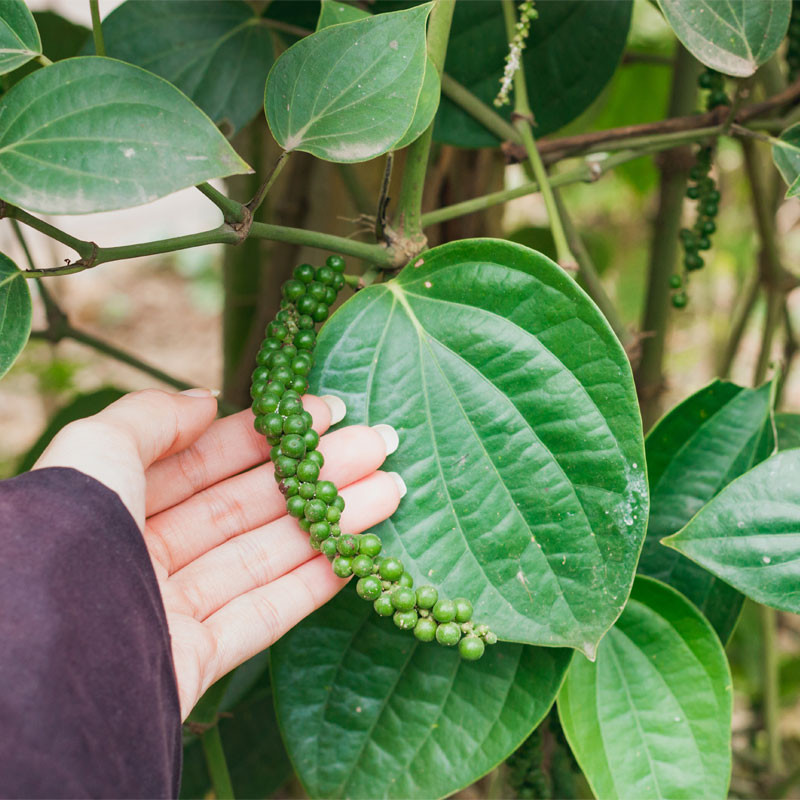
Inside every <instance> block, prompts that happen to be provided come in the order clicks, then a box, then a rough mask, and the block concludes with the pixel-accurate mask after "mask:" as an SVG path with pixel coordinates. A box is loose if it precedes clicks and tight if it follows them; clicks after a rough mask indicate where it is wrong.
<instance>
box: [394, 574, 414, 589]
mask: <svg viewBox="0 0 800 800" xmlns="http://www.w3.org/2000/svg"><path fill="white" fill-rule="evenodd" d="M397 582H398V583H399V584H400V585H401V586H405V587H406V588H407V589H410V588H411V587H412V586H413V585H414V579H413V578H412V577H411V575H409V573H408V572H404V573H403V574H402V575H401V576H400V577H399V578H398V579H397Z"/></svg>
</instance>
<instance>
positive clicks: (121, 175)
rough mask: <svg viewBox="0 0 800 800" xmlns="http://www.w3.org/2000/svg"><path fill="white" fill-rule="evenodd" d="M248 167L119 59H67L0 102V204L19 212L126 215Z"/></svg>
mask: <svg viewBox="0 0 800 800" xmlns="http://www.w3.org/2000/svg"><path fill="white" fill-rule="evenodd" d="M248 170H249V167H248V166H247V164H245V163H244V161H242V160H241V159H240V158H239V156H237V155H236V153H235V151H234V150H233V148H232V147H231V146H230V144H228V142H227V141H226V139H225V137H224V136H223V135H222V134H221V133H220V132H219V131H218V130H217V128H216V127H215V126H214V124H213V123H212V122H211V120H210V119H209V118H208V117H207V116H206V115H205V114H204V113H203V112H202V111H201V110H200V109H199V108H198V107H197V106H196V105H195V104H194V103H192V101H191V100H189V98H188V97H186V95H184V94H182V93H181V92H180V91H179V90H178V89H176V88H175V87H174V86H172V84H170V83H167V81H165V80H164V79H163V78H159V77H157V76H156V75H153V74H152V73H150V72H146V71H145V70H143V69H140V68H139V67H134V66H132V65H131V64H125V63H123V62H122V61H115V60H114V59H111V58H101V57H99V56H85V57H81V58H68V59H66V60H64V61H59V62H57V63H56V64H53V65H52V66H50V67H46V68H45V69H40V70H38V71H37V72H34V73H32V74H31V75H28V76H26V77H25V78H23V79H22V80H21V81H20V82H19V83H18V84H16V86H14V87H13V88H12V89H11V90H10V91H9V92H8V93H7V94H5V95H4V96H3V98H2V100H0V197H2V199H3V200H6V201H7V202H9V203H13V204H14V205H17V206H21V207H22V208H25V209H28V210H29V211H40V212H43V213H46V214H86V213H89V212H93V211H111V210H113V209H117V208H129V207H131V206H137V205H141V204H143V203H148V202H150V201H151V200H155V199H157V198H159V197H163V196H164V195H167V194H170V193H172V192H175V191H177V190H178V189H185V188H187V187H188V186H194V185H195V184H197V183H201V182H202V181H206V180H210V179H211V178H221V177H225V176H228V175H236V174H239V173H243V172H247V171H248Z"/></svg>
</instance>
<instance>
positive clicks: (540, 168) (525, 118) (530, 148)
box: [503, 0, 576, 269]
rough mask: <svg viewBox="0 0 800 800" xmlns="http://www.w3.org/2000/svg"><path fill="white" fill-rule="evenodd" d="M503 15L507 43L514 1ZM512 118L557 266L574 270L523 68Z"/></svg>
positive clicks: (512, 24)
mask: <svg viewBox="0 0 800 800" xmlns="http://www.w3.org/2000/svg"><path fill="white" fill-rule="evenodd" d="M503 16H504V18H505V22H506V36H507V38H508V41H509V44H510V43H511V41H512V40H513V39H514V35H515V33H516V30H517V12H516V9H515V7H514V0H503ZM514 117H515V122H514V127H515V128H516V129H517V131H518V132H519V136H520V139H521V140H522V146H523V147H524V148H525V152H526V153H527V154H528V160H529V161H530V164H531V167H532V168H533V174H534V177H535V178H536V181H537V183H538V184H539V191H540V192H541V194H542V200H544V205H545V208H546V209H547V217H548V219H549V220H550V230H551V232H552V234H553V241H554V243H555V246H556V257H557V259H558V263H559V264H561V266H562V267H564V268H565V269H570V268H573V267H574V266H575V264H576V262H575V256H573V255H572V251H571V250H570V249H569V243H568V242H567V235H566V233H564V225H563V223H562V222H561V217H560V216H559V213H558V206H557V205H556V201H555V197H554V196H553V190H552V188H551V187H550V179H549V177H548V175H547V170H546V169H545V166H544V163H543V162H542V157H541V156H540V155H539V150H538V149H537V147H536V140H535V139H534V138H533V130H532V128H531V122H532V120H533V112H532V111H531V106H530V103H529V102H528V87H527V84H526V82H525V70H524V69H518V70H517V71H516V73H515V75H514Z"/></svg>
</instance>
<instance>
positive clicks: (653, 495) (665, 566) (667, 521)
mask: <svg viewBox="0 0 800 800" xmlns="http://www.w3.org/2000/svg"><path fill="white" fill-rule="evenodd" d="M771 392H772V386H771V385H770V384H765V385H764V386H762V387H760V388H759V389H745V388H743V387H741V386H736V384H733V383H728V382H726V381H714V382H713V383H712V384H710V385H709V386H707V387H705V388H704V389H701V390H700V391H699V392H696V393H695V394H693V395H692V396H691V397H689V398H688V399H687V400H684V401H683V403H681V404H680V405H678V406H676V407H675V408H674V409H673V410H672V411H670V413H669V414H667V415H666V416H665V417H664V418H663V419H662V420H661V421H660V422H659V423H658V424H657V425H656V426H655V427H654V428H653V430H652V431H651V432H650V433H649V434H648V436H647V439H646V441H645V448H646V451H647V469H648V477H649V480H650V521H649V523H648V528H647V539H646V540H645V545H644V549H643V551H642V558H641V561H640V562H639V572H641V573H642V574H644V575H650V576H651V577H654V578H658V579H659V580H661V581H664V583H668V584H669V585H670V586H673V587H675V588H676V589H677V590H678V591H680V592H682V593H683V594H684V595H685V596H686V597H687V598H689V600H691V601H692V602H693V603H694V604H695V605H696V606H697V607H698V608H699V609H700V610H701V611H702V612H703V613H704V614H705V615H706V617H707V618H708V619H709V621H710V622H711V624H712V625H713V626H714V628H715V629H716V631H717V633H718V634H719V636H720V638H721V639H722V641H723V642H725V641H727V640H728V638H729V637H730V634H731V631H732V630H733V626H734V625H735V624H736V620H737V618H738V616H739V611H740V609H741V607H742V596H741V595H740V594H739V593H738V592H736V591H734V590H733V589H732V588H731V587H730V586H729V585H727V584H726V583H724V582H722V581H720V580H717V579H716V578H715V577H714V576H713V575H711V574H709V573H708V572H706V571H705V570H704V569H701V568H700V567H698V566H697V564H694V563H692V562H691V561H689V560H688V559H686V558H683V557H682V556H681V555H680V554H678V553H677V552H675V551H671V550H669V549H667V548H665V547H663V546H662V545H661V544H660V542H661V540H662V539H663V538H664V537H665V536H668V535H669V534H672V533H675V532H676V531H678V530H680V529H681V528H682V527H683V526H684V525H685V524H686V523H687V522H688V521H689V520H690V519H691V518H692V517H693V516H694V515H695V514H696V513H697V512H698V511H699V510H700V509H701V508H702V507H703V506H704V505H705V504H706V503H707V502H708V501H709V500H711V498H713V497H714V496H715V495H716V494H717V493H718V492H720V491H721V490H722V489H723V488H724V487H725V486H726V485H727V484H729V483H730V482H731V481H732V480H733V479H734V478H737V477H738V476H739V475H742V474H743V473H744V472H746V471H747V470H749V469H750V468H751V467H752V466H753V465H754V464H757V463H758V462H759V461H762V460H763V459H764V458H766V457H767V455H768V454H769V451H770V449H771V448H772V443H773V442H772V420H771V404H772V398H771Z"/></svg>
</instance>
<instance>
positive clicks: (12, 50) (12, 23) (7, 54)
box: [0, 0, 42, 75]
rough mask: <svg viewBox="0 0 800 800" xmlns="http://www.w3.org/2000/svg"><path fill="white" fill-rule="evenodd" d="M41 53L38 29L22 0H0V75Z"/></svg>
mask: <svg viewBox="0 0 800 800" xmlns="http://www.w3.org/2000/svg"><path fill="white" fill-rule="evenodd" d="M41 54H42V40H41V39H40V38H39V30H38V28H37V27H36V22H35V21H34V19H33V16H32V15H31V12H30V11H28V7H27V6H26V5H25V3H24V2H23V0H0V75H4V74H5V73H6V72H11V71H12V70H15V69H16V68H17V67H21V66H22V65H23V64H26V63H27V62H28V61H30V60H31V59H32V58H36V56H39V55H41Z"/></svg>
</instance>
